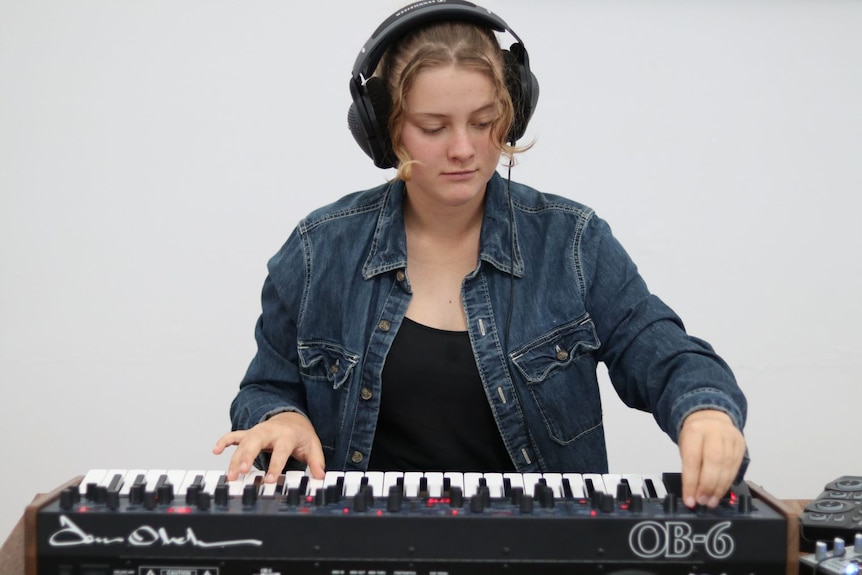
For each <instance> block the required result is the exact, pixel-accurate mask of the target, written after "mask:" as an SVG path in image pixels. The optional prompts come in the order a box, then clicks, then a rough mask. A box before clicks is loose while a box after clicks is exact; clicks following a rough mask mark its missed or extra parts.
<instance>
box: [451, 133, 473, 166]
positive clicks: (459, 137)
mask: <svg viewBox="0 0 862 575" xmlns="http://www.w3.org/2000/svg"><path fill="white" fill-rule="evenodd" d="M475 152H476V147H475V145H474V144H473V135H472V134H471V133H470V129H469V126H460V127H458V128H455V129H452V130H451V131H450V138H449V156H450V157H451V158H453V159H457V160H466V159H470V158H472V157H473V154H474V153H475Z"/></svg>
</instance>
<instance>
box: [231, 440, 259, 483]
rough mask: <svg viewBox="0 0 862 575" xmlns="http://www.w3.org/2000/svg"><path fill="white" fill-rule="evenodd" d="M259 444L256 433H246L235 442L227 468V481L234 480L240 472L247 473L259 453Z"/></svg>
mask: <svg viewBox="0 0 862 575" xmlns="http://www.w3.org/2000/svg"><path fill="white" fill-rule="evenodd" d="M260 450H261V445H260V442H259V441H258V439H257V436H256V435H247V436H246V437H244V438H243V440H242V441H241V442H240V443H239V444H237V447H236V450H235V451H234V452H233V455H232V456H231V458H230V462H229V463H228V468H227V479H228V481H236V480H237V479H238V478H239V476H240V475H241V474H245V473H248V472H249V471H251V468H252V467H253V465H254V460H255V458H256V457H257V455H258V454H259V453H260Z"/></svg>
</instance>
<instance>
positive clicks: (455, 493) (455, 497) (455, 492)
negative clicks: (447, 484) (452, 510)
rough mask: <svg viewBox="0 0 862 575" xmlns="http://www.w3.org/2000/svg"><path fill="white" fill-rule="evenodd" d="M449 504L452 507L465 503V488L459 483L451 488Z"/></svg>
mask: <svg viewBox="0 0 862 575" xmlns="http://www.w3.org/2000/svg"><path fill="white" fill-rule="evenodd" d="M449 505H451V506H452V507H461V506H462V505H464V490H462V489H461V488H460V487H458V486H457V485H455V486H453V487H451V488H450V489H449Z"/></svg>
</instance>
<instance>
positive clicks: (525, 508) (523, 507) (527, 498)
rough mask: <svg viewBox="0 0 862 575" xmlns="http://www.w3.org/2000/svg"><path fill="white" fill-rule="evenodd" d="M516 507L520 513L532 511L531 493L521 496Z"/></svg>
mask: <svg viewBox="0 0 862 575" xmlns="http://www.w3.org/2000/svg"><path fill="white" fill-rule="evenodd" d="M518 509H520V511H521V513H532V512H533V497H532V496H531V495H524V496H523V497H521V502H520V503H519V504H518Z"/></svg>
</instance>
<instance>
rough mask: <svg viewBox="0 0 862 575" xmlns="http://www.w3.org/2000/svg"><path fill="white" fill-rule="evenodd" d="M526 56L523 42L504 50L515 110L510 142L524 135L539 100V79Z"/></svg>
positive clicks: (507, 83) (507, 82) (504, 61)
mask: <svg viewBox="0 0 862 575" xmlns="http://www.w3.org/2000/svg"><path fill="white" fill-rule="evenodd" d="M526 57H527V55H526V51H525V50H524V47H523V46H522V45H521V44H514V45H512V48H511V50H503V66H504V71H503V73H504V75H505V79H506V88H507V89H508V90H509V96H510V97H511V98H512V106H513V107H514V111H515V118H514V119H513V121H512V129H511V130H510V131H509V136H508V140H509V142H510V143H514V142H516V141H518V140H520V139H521V137H523V135H524V133H525V132H526V131H527V124H529V122H530V118H532V117H533V111H534V110H535V109H536V103H537V102H538V101H539V81H538V79H537V78H536V76H535V74H533V73H532V72H531V71H530V70H529V68H528V67H527V65H525V61H526Z"/></svg>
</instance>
